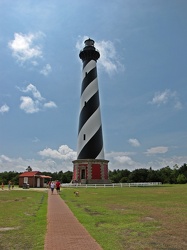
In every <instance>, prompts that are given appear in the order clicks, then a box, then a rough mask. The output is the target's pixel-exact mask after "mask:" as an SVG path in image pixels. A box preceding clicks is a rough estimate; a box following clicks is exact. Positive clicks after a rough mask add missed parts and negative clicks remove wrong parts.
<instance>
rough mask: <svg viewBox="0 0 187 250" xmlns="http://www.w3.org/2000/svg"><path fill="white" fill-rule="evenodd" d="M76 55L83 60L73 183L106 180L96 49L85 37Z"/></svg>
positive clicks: (97, 53)
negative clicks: (80, 49) (83, 45)
mask: <svg viewBox="0 0 187 250" xmlns="http://www.w3.org/2000/svg"><path fill="white" fill-rule="evenodd" d="M84 43H85V47H84V48H83V50H82V51H80V54H79V57H80V59H81V60H82V62H83V69H82V87H81V97H80V114H79V127H78V142H77V160H75V161H73V182H78V183H82V184H86V183H87V184H92V183H95V184H99V183H109V180H108V162H109V161H108V160H105V159H104V146H103V132H102V122H101V111H100V100H99V87H98V79H97V65H96V64H97V60H98V59H99V57H100V54H99V51H98V50H96V49H95V47H94V41H93V40H92V39H90V38H89V39H87V40H86V41H85V42H84Z"/></svg>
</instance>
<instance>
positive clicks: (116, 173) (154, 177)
mask: <svg viewBox="0 0 187 250" xmlns="http://www.w3.org/2000/svg"><path fill="white" fill-rule="evenodd" d="M28 168H29V169H30V171H32V169H31V168H30V167H28ZM28 168H27V169H26V170H27V171H28ZM20 174H21V173H18V172H15V171H9V172H7V171H5V172H2V173H0V183H2V182H3V183H4V185H6V184H8V182H9V181H11V182H12V183H14V185H18V184H19V175H20ZM42 175H47V176H51V177H52V180H59V181H60V182H61V183H70V182H71V180H72V175H73V172H72V171H67V172H63V171H59V172H54V173H51V172H42ZM109 179H110V180H111V181H112V182H113V183H132V182H162V183H163V184H164V183H170V184H185V183H187V164H186V163H184V164H183V165H182V166H181V167H179V166H178V165H174V166H173V168H170V167H169V166H167V167H164V168H161V169H158V170H153V169H152V168H149V169H146V168H140V169H135V170H133V171H130V170H128V169H124V170H119V169H117V170H116V169H114V170H113V171H111V170H109Z"/></svg>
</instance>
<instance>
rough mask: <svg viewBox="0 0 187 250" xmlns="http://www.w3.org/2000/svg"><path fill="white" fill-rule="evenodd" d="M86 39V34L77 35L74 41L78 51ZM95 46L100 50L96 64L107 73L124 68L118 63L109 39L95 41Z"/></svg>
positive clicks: (114, 49)
mask: <svg viewBox="0 0 187 250" xmlns="http://www.w3.org/2000/svg"><path fill="white" fill-rule="evenodd" d="M86 39H88V37H87V36H83V37H79V38H78V41H77V43H76V48H77V49H78V50H79V51H80V50H82V49H83V47H84V41H85V40H86ZM94 46H95V48H96V49H98V50H99V52H100V58H99V60H98V64H99V65H100V66H101V68H102V69H103V70H104V71H105V72H107V73H108V74H109V75H110V74H113V73H117V72H119V71H123V70H124V66H123V65H122V63H120V61H119V59H118V55H117V52H116V48H115V46H114V44H113V43H112V42H111V41H104V40H102V41H97V42H95V45H94Z"/></svg>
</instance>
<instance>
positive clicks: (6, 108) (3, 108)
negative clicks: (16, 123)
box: [0, 104, 10, 114]
mask: <svg viewBox="0 0 187 250" xmlns="http://www.w3.org/2000/svg"><path fill="white" fill-rule="evenodd" d="M9 109H10V108H9V106H8V105H6V104H4V105H2V106H1V107H0V113H1V114H4V113H6V112H8V111H9Z"/></svg>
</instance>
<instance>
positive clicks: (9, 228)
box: [0, 227, 20, 232]
mask: <svg viewBox="0 0 187 250" xmlns="http://www.w3.org/2000/svg"><path fill="white" fill-rule="evenodd" d="M18 229H20V227H0V232H4V231H10V230H18Z"/></svg>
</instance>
